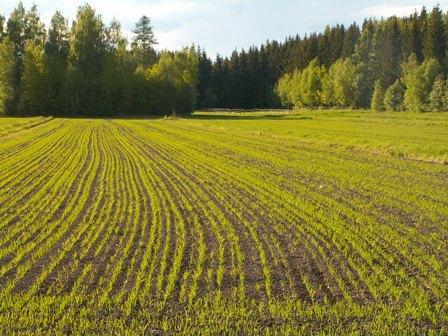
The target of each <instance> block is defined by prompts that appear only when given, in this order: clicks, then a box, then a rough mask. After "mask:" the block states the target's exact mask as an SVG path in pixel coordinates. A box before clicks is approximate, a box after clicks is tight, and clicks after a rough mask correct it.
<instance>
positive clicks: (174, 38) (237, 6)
mask: <svg viewBox="0 0 448 336" xmlns="http://www.w3.org/2000/svg"><path fill="white" fill-rule="evenodd" d="M33 2H34V3H36V4H37V6H38V11H39V13H40V15H41V18H42V20H43V21H44V22H45V23H46V24H48V23H49V22H50V19H51V16H52V15H53V13H54V12H55V11H56V10H59V11H61V12H62V13H63V14H64V15H65V16H66V17H67V18H69V19H70V21H71V20H73V19H74V17H75V14H76V10H77V7H78V6H79V5H82V4H84V3H86V2H88V3H90V4H91V5H92V6H93V7H94V8H95V9H96V11H97V13H98V14H101V16H102V18H103V21H104V22H105V23H106V24H108V23H110V21H111V20H112V19H113V18H114V17H115V18H116V19H118V20H119V21H120V22H121V24H122V26H123V30H124V32H125V33H126V35H128V36H131V34H132V29H133V27H134V25H135V22H136V21H137V20H138V19H139V18H140V17H141V16H142V15H147V16H149V17H150V18H151V20H152V24H153V27H154V32H155V34H156V38H157V40H158V42H159V44H158V46H157V49H159V50H160V49H170V50H176V49H180V48H182V47H183V46H186V45H191V44H192V43H194V44H195V45H200V46H201V47H203V48H204V49H205V50H206V51H207V53H208V54H209V55H211V56H212V57H214V56H216V55H217V54H220V55H223V56H227V55H229V54H230V53H231V52H232V51H233V50H234V49H238V50H240V49H241V48H246V49H247V48H248V47H250V46H252V45H257V46H258V45H261V44H262V43H263V42H265V41H266V40H267V39H269V40H272V39H277V40H280V41H281V40H284V39H285V38H286V37H288V36H291V35H296V34H300V35H304V34H305V33H311V32H314V31H322V30H324V29H325V26H326V25H334V24H337V23H343V24H346V25H348V24H351V23H353V22H358V23H362V21H363V19H364V18H366V17H378V18H380V17H388V16H392V15H398V16H404V15H408V14H411V13H412V12H414V11H415V9H420V8H421V7H422V6H426V7H428V8H431V7H433V6H435V5H436V4H437V3H438V4H440V6H441V8H442V9H443V10H447V9H448V0H438V1H430V0H429V1H428V0H425V1H417V0H394V1H381V0H333V1H330V0H58V1H54V0H34V1H32V0H31V1H28V0H24V1H23V4H24V5H25V7H27V8H29V7H30V6H31V4H32V3H33ZM17 3H18V1H17V0H0V14H2V15H4V16H6V17H7V16H8V15H9V13H10V12H11V11H12V10H13V8H14V7H16V5H17Z"/></svg>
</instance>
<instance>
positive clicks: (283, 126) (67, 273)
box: [0, 111, 448, 335]
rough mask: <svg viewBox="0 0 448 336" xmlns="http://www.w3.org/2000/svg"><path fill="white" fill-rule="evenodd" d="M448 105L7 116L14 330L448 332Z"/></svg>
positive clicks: (7, 289) (3, 289)
mask: <svg viewBox="0 0 448 336" xmlns="http://www.w3.org/2000/svg"><path fill="white" fill-rule="evenodd" d="M447 136H448V115H445V114H442V113H425V114H416V113H386V112H385V113H372V112H368V111H347V112H340V111H311V112H310V111H294V112H291V113H290V112H288V113H282V112H279V111H272V112H267V113H260V114H257V113H255V112H253V113H233V114H232V115H230V116H229V115H226V114H223V113H221V114H220V113H215V114H210V113H207V114H205V113H197V114H196V115H194V116H192V117H189V118H181V119H177V118H171V119H147V120H145V119H136V120H132V119H117V120H110V119H107V120H106V119H105V120H101V119H96V120H85V119H51V118H30V119H14V118H8V119H0V139H1V141H0V157H1V158H2V160H1V161H0V204H1V205H2V206H1V207H0V334H14V333H17V334H20V333H34V334H53V333H73V334H110V333H112V334H130V335H134V334H135V335H139V334H147V333H159V332H162V331H163V332H167V333H176V334H177V333H180V334H195V335H196V334H207V335H208V334H260V333H264V334H297V335H302V334H303V335H307V334H316V333H321V334H335V335H336V334H347V333H354V334H378V335H383V334H437V335H443V334H445V333H446V332H448V306H447V302H448V289H447V288H448V287H447V284H448V273H447V272H446V270H447V269H448V249H447V248H446V237H447V234H448V198H447V193H446V190H448V166H447V165H446V164H445V163H446V160H447V155H448V143H447V142H446V139H447Z"/></svg>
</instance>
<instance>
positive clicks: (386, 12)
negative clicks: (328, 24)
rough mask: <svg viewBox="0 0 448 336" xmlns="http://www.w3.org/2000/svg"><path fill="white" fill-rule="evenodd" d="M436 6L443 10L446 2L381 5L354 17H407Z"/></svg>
mask: <svg viewBox="0 0 448 336" xmlns="http://www.w3.org/2000/svg"><path fill="white" fill-rule="evenodd" d="M437 4H440V6H441V8H442V9H443V10H445V9H446V8H447V7H448V1H446V0H444V1H438V2H434V3H427V4H418V5H407V6H402V5H395V4H383V5H378V6H371V7H367V8H364V9H363V10H361V11H360V12H358V13H356V14H355V16H367V17H377V18H380V17H390V16H399V17H402V16H408V15H410V14H412V13H414V12H415V11H417V12H419V11H420V10H421V9H422V8H423V6H426V7H427V8H431V7H433V6H435V5H437Z"/></svg>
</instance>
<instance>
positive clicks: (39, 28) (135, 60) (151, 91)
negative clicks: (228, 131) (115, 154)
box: [0, 2, 199, 116]
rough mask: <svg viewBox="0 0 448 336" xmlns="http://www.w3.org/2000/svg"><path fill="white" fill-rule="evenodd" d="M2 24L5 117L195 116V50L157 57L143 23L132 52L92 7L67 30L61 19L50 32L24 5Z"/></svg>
mask: <svg viewBox="0 0 448 336" xmlns="http://www.w3.org/2000/svg"><path fill="white" fill-rule="evenodd" d="M1 18H2V19H1V20H0V115H11V116H14V115H15V116H40V115H53V116H67V115H70V116H74V115H76V116H112V115H124V114H133V115H166V114H191V113H192V111H193V108H194V106H195V103H196V93H197V92H196V87H197V86H198V83H197V82H198V57H199V56H198V51H197V50H195V49H194V48H193V47H191V48H184V49H183V50H181V51H176V52H170V51H162V52H160V53H158V54H156V52H155V50H154V45H155V44H156V43H157V41H156V39H155V37H154V33H153V31H152V26H151V21H150V19H149V18H148V17H146V16H142V18H141V19H140V20H139V21H138V22H137V24H136V27H135V30H134V37H133V40H132V43H131V44H130V46H128V44H129V43H128V41H127V40H126V38H125V37H124V36H123V33H122V31H121V25H120V23H119V22H117V21H116V20H113V21H112V22H111V23H110V25H109V26H106V25H105V24H104V23H103V21H102V19H101V16H99V15H97V14H96V12H95V10H94V9H93V8H92V7H91V6H90V5H88V4H86V5H84V6H82V7H79V9H78V12H77V15H76V19H75V20H74V21H73V24H72V26H71V27H70V28H69V25H68V20H67V19H66V18H64V17H63V16H62V15H61V13H60V12H56V13H55V14H54V16H53V17H52V19H51V24H50V27H49V29H48V31H47V30H46V28H45V26H44V24H43V23H42V22H41V20H40V18H39V16H38V13H37V7H36V6H35V5H33V6H32V7H31V8H30V9H29V10H26V9H25V7H24V6H23V4H22V3H21V2H20V3H19V4H18V6H17V7H16V8H15V9H14V10H13V12H12V13H11V15H10V17H9V18H8V20H7V22H6V29H5V31H4V32H3V28H4V20H3V17H1Z"/></svg>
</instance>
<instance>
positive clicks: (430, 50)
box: [423, 6, 446, 64]
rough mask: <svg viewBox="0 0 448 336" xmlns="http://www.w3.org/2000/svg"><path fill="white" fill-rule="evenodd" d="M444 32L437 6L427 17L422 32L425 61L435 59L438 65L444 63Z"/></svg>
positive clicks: (439, 10) (440, 12) (441, 16)
mask: <svg viewBox="0 0 448 336" xmlns="http://www.w3.org/2000/svg"><path fill="white" fill-rule="evenodd" d="M445 35H446V30H445V24H444V22H443V14H442V11H441V9H440V7H439V6H436V7H434V8H433V10H432V11H431V13H430V14H429V15H428V18H427V23H426V27H425V31H424V39H423V50H424V56H425V58H426V59H429V58H433V59H436V60H437V61H438V62H439V63H440V64H443V62H444V61H445V49H446V36H445Z"/></svg>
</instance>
